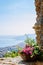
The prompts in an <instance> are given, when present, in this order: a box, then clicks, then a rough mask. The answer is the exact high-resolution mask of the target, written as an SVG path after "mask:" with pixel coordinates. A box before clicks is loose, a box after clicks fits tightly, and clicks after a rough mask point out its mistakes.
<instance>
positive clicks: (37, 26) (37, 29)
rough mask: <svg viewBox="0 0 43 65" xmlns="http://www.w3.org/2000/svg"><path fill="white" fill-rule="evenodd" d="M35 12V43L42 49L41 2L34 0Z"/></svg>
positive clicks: (42, 22) (42, 15) (42, 3)
mask: <svg viewBox="0 0 43 65" xmlns="http://www.w3.org/2000/svg"><path fill="white" fill-rule="evenodd" d="M35 7H36V8H35V10H36V15H37V18H36V21H37V22H36V23H35V25H34V27H33V28H34V29H35V33H36V41H37V43H38V44H39V45H40V47H41V49H43V0H35Z"/></svg>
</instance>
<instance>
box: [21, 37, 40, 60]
mask: <svg viewBox="0 0 43 65" xmlns="http://www.w3.org/2000/svg"><path fill="white" fill-rule="evenodd" d="M25 43H26V46H25V47H24V48H23V49H22V50H21V51H20V56H21V57H22V59H23V60H25V61H34V60H36V58H37V57H36V56H38V55H39V52H40V49H39V46H38V44H37V43H36V42H35V41H34V40H33V39H31V38H26V40H25Z"/></svg>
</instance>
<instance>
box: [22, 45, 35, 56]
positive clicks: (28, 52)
mask: <svg viewBox="0 0 43 65" xmlns="http://www.w3.org/2000/svg"><path fill="white" fill-rule="evenodd" d="M33 51H34V47H31V46H27V45H26V46H25V48H23V50H22V52H23V53H25V54H26V55H32V53H33Z"/></svg>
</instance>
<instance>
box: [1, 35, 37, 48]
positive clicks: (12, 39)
mask: <svg viewBox="0 0 43 65" xmlns="http://www.w3.org/2000/svg"><path fill="white" fill-rule="evenodd" d="M27 36H28V37H29V38H33V39H34V40H36V35H35V34H28V35H27ZM25 39H26V35H20V36H15V35H5V36H0V48H2V47H8V46H13V45H18V44H19V43H21V42H24V40H25Z"/></svg>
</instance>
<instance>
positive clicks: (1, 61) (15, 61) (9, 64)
mask: <svg viewBox="0 0 43 65" xmlns="http://www.w3.org/2000/svg"><path fill="white" fill-rule="evenodd" d="M0 65H43V62H40V61H34V62H25V61H23V59H22V58H21V57H20V56H18V57H15V58H0Z"/></svg>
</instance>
